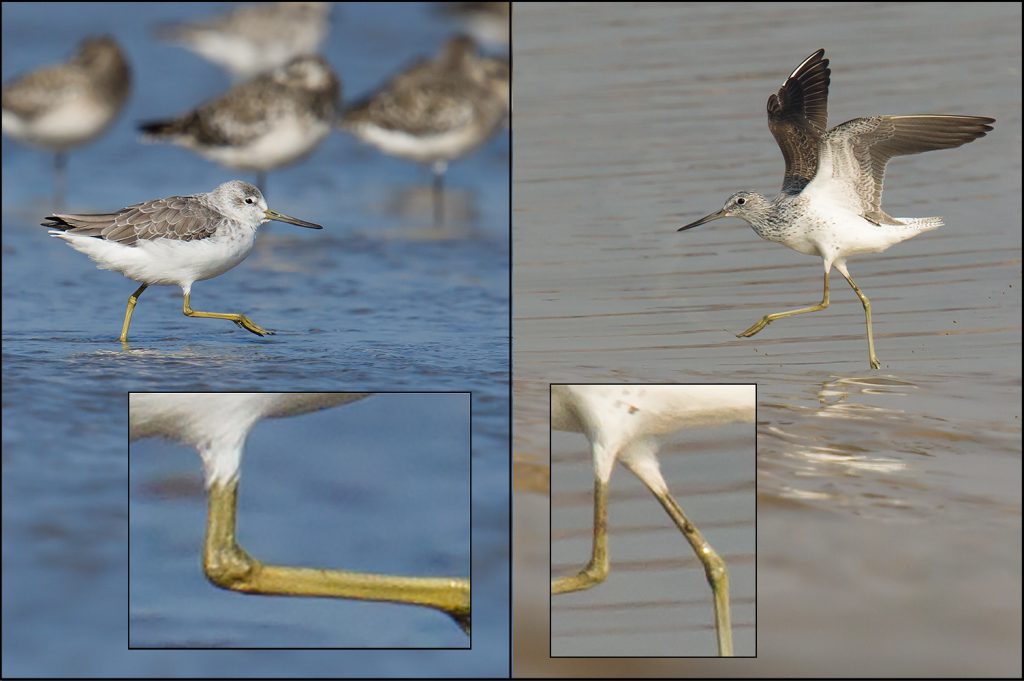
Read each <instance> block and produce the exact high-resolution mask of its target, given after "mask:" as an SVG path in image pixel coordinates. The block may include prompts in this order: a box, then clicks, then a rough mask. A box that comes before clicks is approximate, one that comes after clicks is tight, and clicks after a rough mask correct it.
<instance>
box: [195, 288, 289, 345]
mask: <svg viewBox="0 0 1024 681" xmlns="http://www.w3.org/2000/svg"><path fill="white" fill-rule="evenodd" d="M188 296H189V294H187V293H186V294H185V305H184V308H183V310H184V312H185V314H186V315H187V316H189V317H202V318H205V319H230V320H231V321H233V322H234V323H235V324H238V325H239V326H240V327H242V328H243V329H245V330H246V331H251V332H252V333H254V334H256V335H257V336H272V335H274V332H273V331H267V330H266V329H264V328H263V327H262V326H260V325H258V324H256V322H254V321H253V320H251V319H249V318H248V317H246V316H245V315H244V314H235V313H233V312H200V311H198V310H193V309H192V306H191V305H189V302H188Z"/></svg>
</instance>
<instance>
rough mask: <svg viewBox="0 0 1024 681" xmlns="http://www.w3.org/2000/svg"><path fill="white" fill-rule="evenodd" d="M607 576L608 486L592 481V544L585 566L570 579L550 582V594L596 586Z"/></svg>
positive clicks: (598, 481)
mask: <svg viewBox="0 0 1024 681" xmlns="http://www.w3.org/2000/svg"><path fill="white" fill-rule="evenodd" d="M607 576H608V484H607V483H603V482H601V481H600V480H594V544H593V550H592V552H591V556H590V562H589V563H587V566H586V567H585V568H583V569H582V570H580V571H579V573H578V574H575V575H573V576H572V577H560V578H558V579H555V580H552V581H551V593H553V594H562V593H568V592H570V591H580V590H582V589H589V588H590V587H592V586H596V585H597V584H600V583H601V582H603V581H604V580H605V578H606V577H607Z"/></svg>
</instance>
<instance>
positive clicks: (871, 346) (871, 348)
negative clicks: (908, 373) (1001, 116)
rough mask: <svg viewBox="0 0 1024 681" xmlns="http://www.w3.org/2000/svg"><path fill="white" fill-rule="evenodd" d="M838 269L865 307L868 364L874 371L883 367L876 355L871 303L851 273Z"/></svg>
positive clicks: (841, 268)
mask: <svg viewBox="0 0 1024 681" xmlns="http://www.w3.org/2000/svg"><path fill="white" fill-rule="evenodd" d="M838 269H839V273H840V274H842V275H843V278H844V279H846V281H847V283H849V284H850V288H852V289H853V292H854V293H856V294H857V297H858V298H860V304H861V305H863V306H864V320H865V322H866V323H867V325H868V362H870V363H871V368H872V369H878V368H879V367H881V366H882V365H881V364H880V363H879V361H878V356H877V355H876V354H875V334H874V332H873V331H872V330H871V301H870V300H868V297H867V296H866V295H864V294H863V293H861V290H860V288H859V287H858V286H857V284H855V283H854V282H853V278H852V277H851V276H850V274H849V272H844V271H843V270H844V269H845V268H843V267H840V268H838Z"/></svg>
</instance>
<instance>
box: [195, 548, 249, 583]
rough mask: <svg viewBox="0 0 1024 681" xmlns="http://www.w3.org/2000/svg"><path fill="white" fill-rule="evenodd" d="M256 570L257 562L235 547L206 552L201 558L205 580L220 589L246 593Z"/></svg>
mask: <svg viewBox="0 0 1024 681" xmlns="http://www.w3.org/2000/svg"><path fill="white" fill-rule="evenodd" d="M257 569H259V561H257V560H255V559H254V558H253V557H252V556H250V555H249V554H248V553H246V552H245V551H244V550H242V548H241V547H239V546H237V545H236V546H232V547H229V548H223V549H218V550H214V551H210V552H207V553H206V555H204V557H203V571H204V572H205V573H206V578H207V579H209V580H210V582H212V583H213V584H214V585H216V586H219V587H220V588H222V589H231V590H233V591H246V590H247V589H246V585H248V584H250V583H251V582H252V576H253V574H254V573H255V572H256V570H257Z"/></svg>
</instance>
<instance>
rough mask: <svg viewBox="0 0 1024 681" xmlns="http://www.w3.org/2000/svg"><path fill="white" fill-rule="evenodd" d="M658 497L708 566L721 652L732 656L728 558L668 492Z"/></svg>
mask: <svg viewBox="0 0 1024 681" xmlns="http://www.w3.org/2000/svg"><path fill="white" fill-rule="evenodd" d="M654 496H655V497H657V499H658V501H659V502H661V505H662V506H663V507H664V509H665V510H666V511H667V512H668V514H669V516H670V517H671V518H672V521H673V522H675V524H676V527H678V528H679V530H680V532H682V533H683V536H684V537H686V541H688V542H690V546H692V547H693V550H694V552H695V553H696V554H697V558H699V559H700V562H701V564H703V565H704V574H705V576H706V577H707V579H708V584H710V585H711V592H712V594H713V595H714V600H715V631H716V632H717V634H718V654H719V655H721V656H722V657H732V624H731V623H730V618H729V571H728V570H727V569H726V567H725V561H724V560H722V557H721V556H719V555H718V553H717V552H716V551H715V550H714V549H713V548H711V544H709V543H708V540H707V539H705V538H704V535H702V534H701V533H700V530H698V529H697V526H696V525H694V524H693V523H692V522H690V519H689V518H687V517H686V514H685V513H683V508H682V507H681V506H680V505H679V504H678V503H677V502H676V500H675V499H673V498H672V495H670V494H669V493H668V492H661V493H659V492H654Z"/></svg>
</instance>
